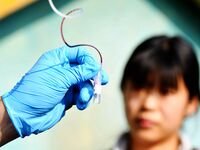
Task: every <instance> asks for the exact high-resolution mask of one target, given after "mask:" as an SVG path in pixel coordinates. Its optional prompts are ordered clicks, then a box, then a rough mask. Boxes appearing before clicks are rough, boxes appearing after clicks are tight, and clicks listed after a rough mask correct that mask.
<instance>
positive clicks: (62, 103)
mask: <svg viewBox="0 0 200 150" xmlns="http://www.w3.org/2000/svg"><path fill="white" fill-rule="evenodd" d="M99 69H100V65H99V64H98V63H97V62H96V61H95V60H94V58H93V57H92V56H91V55H90V54H89V53H88V51H87V50H86V49H83V48H82V47H75V48H69V47H66V46H65V47H62V48H57V49H54V50H52V51H48V52H46V53H44V54H43V55H42V56H41V57H40V58H39V60H38V61H37V63H36V64H35V65H34V66H33V67H32V69H31V70H30V71H29V72H28V73H26V74H25V75H24V76H23V77H22V79H21V80H20V82H18V83H17V84H16V86H15V87H14V88H13V89H12V90H11V91H10V92H8V93H6V94H4V95H3V96H2V99H3V102H4V105H5V106H6V110H7V112H8V114H9V116H10V118H11V120H12V122H13V125H14V126H15V128H16V130H17V132H18V133H19V135H20V136H21V137H24V136H28V135H30V134H32V133H34V134H38V133H40V132H43V131H45V130H47V129H49V128H51V127H53V126H54V125H55V124H56V123H57V122H58V121H59V120H61V118H62V117H63V116H64V114H65V110H67V109H69V108H70V107H71V106H72V105H76V106H77V108H78V109H80V110H82V109H85V108H86V107H87V105H88V103H89V101H90V99H91V98H92V96H93V85H92V83H91V81H90V79H93V78H94V77H95V76H96V75H97V73H98V71H99ZM107 82H108V77H107V75H106V74H105V72H103V73H102V84H106V83H107Z"/></svg>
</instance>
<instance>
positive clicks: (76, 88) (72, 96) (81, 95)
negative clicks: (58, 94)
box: [64, 80, 94, 110]
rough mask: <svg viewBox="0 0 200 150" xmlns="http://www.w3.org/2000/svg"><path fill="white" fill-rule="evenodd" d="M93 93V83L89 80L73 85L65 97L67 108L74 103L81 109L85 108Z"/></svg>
mask: <svg viewBox="0 0 200 150" xmlns="http://www.w3.org/2000/svg"><path fill="white" fill-rule="evenodd" d="M93 94H94V89H93V85H92V83H91V81H89V80H88V81H85V82H81V83H79V84H76V85H73V86H71V87H70V88H69V90H68V91H67V93H66V94H65V97H64V99H65V100H66V110H68V109H70V108H71V107H72V106H73V105H76V106H77V108H78V109H80V110H83V109H85V108H86V107H87V105H88V103H89V101H90V99H91V98H92V96H93Z"/></svg>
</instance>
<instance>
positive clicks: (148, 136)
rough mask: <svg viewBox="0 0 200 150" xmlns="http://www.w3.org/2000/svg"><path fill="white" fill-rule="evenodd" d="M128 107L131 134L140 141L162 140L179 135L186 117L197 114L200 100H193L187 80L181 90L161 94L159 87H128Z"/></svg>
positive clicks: (126, 93)
mask: <svg viewBox="0 0 200 150" xmlns="http://www.w3.org/2000/svg"><path fill="white" fill-rule="evenodd" d="M123 94H124V99H125V109H126V115H127V120H128V123H129V125H130V128H131V135H132V137H133V138H137V140H143V141H158V140H162V139H165V138H167V137H170V136H172V135H173V134H177V133H178V130H179V128H180V127H181V124H182V122H183V119H184V117H185V116H187V115H190V114H192V113H194V112H195V111H196V109H197V106H198V100H197V99H192V100H191V101H189V92H188V90H187V88H186V86H185V83H184V81H183V79H179V80H178V87H177V90H169V92H167V93H166V94H161V93H160V92H159V90H157V89H151V90H146V89H140V90H134V89H133V88H132V86H131V84H129V83H127V85H126V87H125V89H124V92H123Z"/></svg>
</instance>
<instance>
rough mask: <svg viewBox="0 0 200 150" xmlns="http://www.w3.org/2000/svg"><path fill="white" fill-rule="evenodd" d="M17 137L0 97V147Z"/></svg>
mask: <svg viewBox="0 0 200 150" xmlns="http://www.w3.org/2000/svg"><path fill="white" fill-rule="evenodd" d="M17 137H19V135H18V134H17V132H16V130H15V127H14V126H13V124H12V122H11V120H10V117H9V115H8V113H7V111H6V108H5V106H4V104H3V101H2V98H1V97H0V146H2V145H4V144H6V143H8V142H9V141H12V140H14V139H16V138H17Z"/></svg>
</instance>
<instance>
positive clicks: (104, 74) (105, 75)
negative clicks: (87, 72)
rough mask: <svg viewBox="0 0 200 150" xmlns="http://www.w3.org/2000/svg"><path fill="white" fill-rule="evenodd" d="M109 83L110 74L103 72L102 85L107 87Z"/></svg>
mask: <svg viewBox="0 0 200 150" xmlns="http://www.w3.org/2000/svg"><path fill="white" fill-rule="evenodd" d="M108 81H109V77H108V74H107V73H106V71H105V70H102V78H101V84H102V85H106V84H107V83H108Z"/></svg>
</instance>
